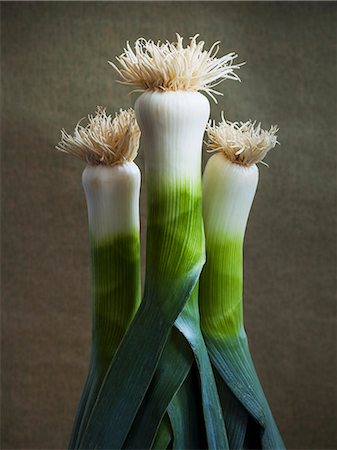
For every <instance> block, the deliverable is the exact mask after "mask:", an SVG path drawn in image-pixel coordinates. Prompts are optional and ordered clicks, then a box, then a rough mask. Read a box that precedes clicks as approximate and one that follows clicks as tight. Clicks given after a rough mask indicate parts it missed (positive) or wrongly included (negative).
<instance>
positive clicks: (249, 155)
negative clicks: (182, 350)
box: [200, 118, 284, 450]
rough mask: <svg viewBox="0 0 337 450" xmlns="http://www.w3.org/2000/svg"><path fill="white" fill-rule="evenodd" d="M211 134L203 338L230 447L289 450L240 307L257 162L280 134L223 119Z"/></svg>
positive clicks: (205, 195) (202, 288) (206, 174)
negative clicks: (252, 352) (255, 362)
mask: <svg viewBox="0 0 337 450" xmlns="http://www.w3.org/2000/svg"><path fill="white" fill-rule="evenodd" d="M207 131H208V137H209V148H210V150H211V151H217V152H218V153H217V154H215V155H214V156H212V157H211V158H210V159H209V161H208V163H207V165H206V169H205V172H204V177H203V216H204V224H205V235H206V249H207V262H206V264H205V267H204V270H203V273H202V276H201V278H200V313H201V323H202V331H203V334H204V336H205V340H206V343H207V348H208V351H209V354H210V357H211V360H212V363H213V364H214V366H215V368H216V371H217V373H218V374H219V375H220V380H222V381H220V382H219V383H220V386H219V388H220V393H221V396H222V400H224V401H223V405H224V417H225V422H226V428H227V432H228V438H229V443H230V447H231V448H251V447H250V446H249V445H254V448H255V447H257V448H259V447H262V448H263V449H270V450H276V449H283V448H284V444H283V442H282V439H281V437H280V435H279V432H278V429H277V427H276V424H275V422H274V419H273V417H272V414H271V411H270V408H269V406H268V403H267V400H266V398H265V396H264V393H263V390H262V388H261V385H260V382H259V380H258V376H257V374H256V371H255V368H254V365H253V362H252V358H251V355H250V352H249V347H248V342H247V336H246V333H245V329H244V321H243V304H242V276H243V241H244V235H245V229H246V225H247V220H248V216H249V212H250V209H251V206H252V202H253V199H254V196H255V192H256V188H257V183H258V168H257V166H256V163H258V162H260V161H261V160H262V159H263V157H264V156H265V155H266V153H267V152H268V151H269V150H270V149H271V148H273V147H274V146H275V145H276V143H277V137H276V135H275V133H276V132H277V128H276V127H271V129H270V131H269V132H267V131H264V130H262V129H261V127H260V125H258V126H257V127H255V124H254V123H251V122H246V123H230V122H227V121H226V120H225V119H224V118H223V120H222V122H221V123H220V124H219V125H218V126H215V125H209V126H208V130H207ZM221 383H224V385H223V386H221ZM251 442H254V444H251Z"/></svg>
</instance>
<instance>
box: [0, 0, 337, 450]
mask: <svg viewBox="0 0 337 450" xmlns="http://www.w3.org/2000/svg"><path fill="white" fill-rule="evenodd" d="M335 25H336V4H334V3H316V2H312V3H304V2H300V3H291V2H290V3H265V2H262V3H251V2H250V3H243V2H239V3H236V2H235V3H225V2H214V3H213V2H193V3H192V2H190V3H185V2H184V3H183V2H174V3H171V2H160V3H152V2H145V3H128V2H123V3H118V2H98V3H91V2H72V3H68V2H55V3H54V2H50V3H44V2H33V3H30V2H22V3H19V2H8V3H4V2H2V4H1V37H2V40H1V69H2V265H3V266H2V294H3V295H2V338H3V342H2V370H1V372H2V433H1V438H2V448H4V449H57V448H58V449H61V448H65V447H66V445H67V440H68V436H69V432H70V428H71V424H72V420H73V417H74V414H75V409H76V406H77V401H78V399H79V395H80V391H81V388H82V385H83V382H84V378H85V375H86V370H87V361H88V351H89V343H90V284H89V283H90V282H89V256H88V243H87V224H86V207H85V201H84V195H83V192H82V187H81V180H80V177H81V172H82V169H83V164H82V163H80V162H79V161H76V160H73V159H72V158H70V157H67V156H64V155H61V154H58V153H57V152H55V151H53V147H54V145H55V144H56V143H57V142H58V139H59V136H60V134H59V129H60V128H61V127H66V128H67V129H68V130H72V129H73V127H74V125H75V123H76V122H77V120H78V119H80V118H81V117H83V116H85V115H87V114H88V113H89V112H93V111H94V109H95V106H96V105H97V104H100V105H106V106H107V107H108V109H109V111H115V110H117V109H118V108H120V107H121V106H123V107H127V106H131V105H132V104H133V102H134V99H135V98H136V96H135V95H132V96H128V95H127V93H128V89H127V88H125V87H121V86H119V85H117V84H116V83H114V82H113V79H114V74H113V73H112V70H111V69H110V68H109V66H108V65H107V63H106V61H107V60H108V59H111V58H113V57H114V55H117V54H120V53H121V51H122V47H123V45H124V43H125V41H126V40H127V39H129V40H130V41H131V42H132V41H134V40H135V39H136V38H137V37H139V36H144V37H146V38H153V39H155V40H157V39H162V40H164V39H170V40H172V39H174V33H175V31H178V32H180V33H181V34H182V35H184V36H185V37H188V36H191V35H193V34H195V33H200V35H201V37H202V38H203V39H205V40H206V43H207V46H208V47H209V46H210V45H211V43H213V42H214V41H215V40H218V39H220V40H221V41H222V45H221V50H222V52H229V51H232V50H235V51H236V52H238V53H239V55H240V60H241V61H242V60H245V61H247V65H246V66H245V67H243V68H242V70H241V72H240V76H241V78H242V83H241V84H239V83H235V82H231V81H227V82H225V83H223V84H222V85H221V86H220V90H221V91H222V92H223V93H224V97H223V98H220V99H219V105H218V106H217V105H215V104H214V103H212V117H213V118H215V119H218V118H219V112H220V110H221V109H225V111H226V113H227V118H229V119H231V120H237V119H243V120H246V119H248V118H257V119H259V120H261V121H262V122H263V124H264V125H265V126H269V124H270V123H278V124H279V126H280V130H281V131H280V133H279V139H280V141H281V143H282V146H281V147H279V148H278V149H277V150H275V151H273V152H272V153H271V154H270V155H269V156H268V158H267V161H268V162H269V163H270V169H267V168H265V167H263V166H261V170H260V173H261V180H260V185H259V190H258V194H257V196H256V200H255V203H254V207H253V211H252V214H251V217H250V222H249V227H248V232H247V239H246V247H245V251H246V260H245V312H246V322H247V329H248V333H249V336H250V342H251V348H252V352H253V355H254V360H255V363H256V366H257V370H258V373H259V375H260V377H261V380H262V383H263V385H264V388H265V391H266V394H267V397H268V398H269V400H270V403H271V406H272V409H273V411H274V414H275V417H276V419H277V422H278V424H279V427H280V430H281V432H282V434H283V436H284V439H285V442H286V444H287V446H288V448H289V449H320V450H321V449H333V448H335V445H336V442H335V427H336V409H335V407H336V404H335V402H336V364H335V361H336V334H335V330H336V300H335V287H336V286H335V262H336V259H335V256H336V240H335V234H334V233H335V206H336V205H335V193H334V184H335V159H336V158H335V155H336V147H335V101H336V96H335V94H336V90H335V80H336V59H335V41H336V35H335ZM140 162H141V160H140Z"/></svg>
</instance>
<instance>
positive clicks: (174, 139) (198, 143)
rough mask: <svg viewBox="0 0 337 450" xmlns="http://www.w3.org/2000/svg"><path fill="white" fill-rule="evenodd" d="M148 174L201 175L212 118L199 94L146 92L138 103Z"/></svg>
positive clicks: (205, 101) (162, 175)
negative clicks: (202, 153) (206, 138)
mask: <svg viewBox="0 0 337 450" xmlns="http://www.w3.org/2000/svg"><path fill="white" fill-rule="evenodd" d="M135 112H136V117H137V122H138V124H139V127H140V129H141V131H142V142H143V148H144V151H145V156H146V171H147V172H151V175H153V174H154V175H156V174H157V175H159V176H161V177H163V178H165V179H171V180H172V182H173V183H174V182H175V181H177V179H179V178H182V179H183V178H186V177H187V178H188V179H191V178H195V179H196V180H198V179H199V178H200V175H201V149H202V140H203V135H204V132H205V127H206V124H207V121H208V118H209V114H210V105H209V101H208V100H207V98H206V97H205V96H204V95H202V94H200V93H199V92H185V91H176V92H172V91H167V92H158V91H146V92H144V93H143V94H142V95H141V96H140V97H139V98H138V99H137V101H136V103H135Z"/></svg>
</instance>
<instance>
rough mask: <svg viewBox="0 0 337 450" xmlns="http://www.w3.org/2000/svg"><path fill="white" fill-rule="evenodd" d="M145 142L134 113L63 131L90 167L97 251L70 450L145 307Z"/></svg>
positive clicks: (86, 176) (66, 147)
mask: <svg viewBox="0 0 337 450" xmlns="http://www.w3.org/2000/svg"><path fill="white" fill-rule="evenodd" d="M139 136H140V131H139V128H138V125H137V122H136V119H135V114H134V111H133V110H128V111H121V112H120V114H119V115H116V117H115V118H112V117H111V115H109V116H107V114H106V112H105V110H103V109H101V108H98V110H97V113H96V115H95V116H89V123H88V125H87V126H86V127H83V126H81V125H80V124H78V125H77V127H76V129H75V132H74V135H73V136H71V135H69V134H68V133H66V132H65V131H64V130H63V131H62V140H61V142H60V143H59V144H58V147H57V148H58V149H59V150H61V151H63V152H66V153H69V154H72V155H74V156H77V157H79V158H80V159H83V160H84V161H85V162H87V163H88V165H87V167H86V168H85V169H84V172H83V177H82V181H83V187H84V191H85V195H86V200H87V206H88V222H89V233H90V249H91V268H92V346H91V357H90V367H89V374H88V377H87V381H86V383H85V387H84V390H83V393H82V398H81V401H80V404H79V408H78V412H77V416H76V419H75V423H74V427H73V431H72V436H71V440H70V444H69V447H70V448H77V445H78V440H79V436H80V435H81V430H82V429H83V428H84V427H85V424H86V420H87V417H88V415H89V413H90V411H91V408H92V406H93V404H94V402H95V400H96V396H97V393H98V391H99V389H100V386H101V383H102V380H103V378H104V376H105V374H106V371H107V368H108V366H109V364H110V362H111V359H112V356H113V354H114V353H115V351H116V349H117V347H118V345H119V343H120V341H121V339H122V337H123V335H124V333H125V331H126V330H127V328H128V326H129V323H130V321H131V320H132V318H133V316H134V314H135V312H136V310H137V308H138V306H139V303H140V242H139V191H140V171H139V169H138V167H137V166H136V164H135V163H134V162H133V159H134V158H135V156H136V154H137V149H138V142H139Z"/></svg>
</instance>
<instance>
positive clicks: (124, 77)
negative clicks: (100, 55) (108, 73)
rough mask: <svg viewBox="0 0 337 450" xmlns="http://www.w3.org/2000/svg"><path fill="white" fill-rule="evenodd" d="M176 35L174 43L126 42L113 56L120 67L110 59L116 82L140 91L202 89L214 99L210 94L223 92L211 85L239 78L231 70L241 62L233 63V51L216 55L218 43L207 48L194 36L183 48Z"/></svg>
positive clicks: (141, 39)
mask: <svg viewBox="0 0 337 450" xmlns="http://www.w3.org/2000/svg"><path fill="white" fill-rule="evenodd" d="M176 36H177V42H175V43H170V42H168V41H166V42H165V43H161V42H160V41H158V42H157V43H155V42H154V41H152V40H146V39H144V38H140V39H137V41H136V42H135V46H134V49H132V48H131V46H130V44H129V42H127V44H126V48H125V49H124V53H122V54H121V55H120V56H117V57H116V60H117V62H118V63H119V65H120V67H117V65H116V64H114V63H112V62H111V61H109V64H111V66H112V67H113V68H114V69H115V70H116V71H117V72H118V74H119V76H120V77H121V80H119V82H120V83H122V84H126V85H130V86H136V87H138V88H139V89H140V90H158V91H180V90H181V91H204V92H206V93H207V94H208V95H210V97H212V98H213V100H215V97H214V95H213V94H218V95H222V94H221V93H220V92H217V91H215V90H214V89H213V88H214V87H215V86H217V85H218V84H219V83H221V81H223V80H225V79H227V78H229V79H232V80H238V81H240V78H239V77H238V75H237V74H236V73H235V72H234V70H235V69H240V67H241V66H242V64H243V63H241V64H233V61H234V59H235V58H237V56H238V55H237V54H236V53H234V52H232V53H228V54H227V55H224V56H222V57H221V58H216V55H217V53H218V51H219V42H215V43H214V44H213V45H212V47H211V49H210V50H209V51H206V50H204V45H205V43H204V42H203V41H200V42H197V38H198V35H195V36H194V37H191V38H190V42H189V44H188V45H187V46H186V47H185V48H184V47H183V38H182V37H181V36H179V34H177V35H176ZM215 101H216V100H215Z"/></svg>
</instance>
